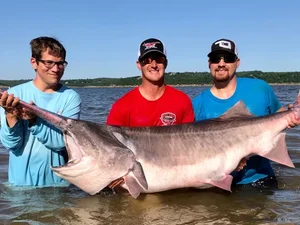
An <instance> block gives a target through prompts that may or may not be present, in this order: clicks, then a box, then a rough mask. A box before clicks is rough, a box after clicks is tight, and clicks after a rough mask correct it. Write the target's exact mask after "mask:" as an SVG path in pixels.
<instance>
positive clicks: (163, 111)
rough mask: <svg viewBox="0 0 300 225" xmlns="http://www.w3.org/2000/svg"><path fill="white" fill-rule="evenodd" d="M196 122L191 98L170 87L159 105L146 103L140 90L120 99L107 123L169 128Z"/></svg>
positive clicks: (134, 90)
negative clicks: (169, 126)
mask: <svg viewBox="0 0 300 225" xmlns="http://www.w3.org/2000/svg"><path fill="white" fill-rule="evenodd" d="M192 121H194V111H193V106H192V103H191V100H190V98H189V97H188V96H187V95H186V94H185V93H184V92H182V91H180V90H177V89H175V88H173V87H170V86H168V85H166V89H165V92H164V94H163V95H162V96H161V97H160V98H159V99H158V100H155V101H149V100H147V99H145V98H144V97H143V96H142V95H141V93H140V91H139V88H138V87H136V88H134V89H133V90H131V91H129V92H128V93H127V94H125V95H124V96H123V97H121V98H120V99H118V100H117V101H116V102H115V103H114V104H113V105H112V108H111V110H110V113H109V115H108V117H107V121H106V123H107V124H109V125H118V126H130V127H137V126H165V125H175V124H181V123H187V122H192Z"/></svg>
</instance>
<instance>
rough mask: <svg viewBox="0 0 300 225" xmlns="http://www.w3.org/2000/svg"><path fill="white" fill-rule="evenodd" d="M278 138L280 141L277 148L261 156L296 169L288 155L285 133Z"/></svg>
mask: <svg viewBox="0 0 300 225" xmlns="http://www.w3.org/2000/svg"><path fill="white" fill-rule="evenodd" d="M276 138H277V140H278V141H277V145H276V146H275V148H274V149H273V150H272V151H270V152H268V153H267V154H265V155H264V154H259V155H260V156H262V157H265V158H267V159H270V160H272V161H274V162H277V163H279V164H282V165H286V166H288V167H292V168H295V165H294V163H293V162H292V160H291V158H290V156H289V154H288V150H287V147H286V142H285V133H280V134H279V135H278V136H277V137H276Z"/></svg>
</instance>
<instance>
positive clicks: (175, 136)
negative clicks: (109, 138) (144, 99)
mask: <svg viewBox="0 0 300 225" xmlns="http://www.w3.org/2000/svg"><path fill="white" fill-rule="evenodd" d="M297 101H298V102H299V96H298V98H297ZM295 118H296V119H297V120H298V121H300V119H299V118H300V112H299V106H298V104H297V105H295V107H294V109H293V110H288V111H285V112H280V113H276V114H272V115H268V116H264V117H254V116H253V115H251V113H250V112H249V111H247V109H246V107H245V105H244V104H243V102H238V103H237V104H236V105H235V106H234V107H233V108H231V109H230V110H229V111H227V112H226V113H225V114H224V115H223V116H221V117H220V118H218V119H214V120H207V121H199V122H196V123H190V124H183V125H176V126H167V127H142V128H126V127H111V131H112V132H113V133H114V135H115V136H116V138H117V139H118V140H119V141H120V142H122V143H123V144H124V145H125V146H127V147H128V148H130V149H131V150H132V151H133V152H134V154H135V156H136V159H137V160H138V161H139V162H141V164H142V165H143V169H144V173H145V176H146V179H147V182H148V189H147V190H143V191H142V192H143V193H154V192H161V191H166V190H170V189H177V188H187V187H195V188H208V187H212V186H216V187H219V188H222V189H224V190H228V191H231V183H232V176H231V175H230V173H231V172H232V171H234V170H235V169H236V167H237V166H238V164H239V162H240V161H241V159H242V158H244V157H248V156H251V155H260V156H263V157H265V158H268V159H270V160H272V161H275V162H277V163H280V164H283V165H286V166H289V167H294V164H293V162H292V161H291V159H290V157H289V155H288V152H287V147H286V142H285V133H283V132H282V131H283V130H284V129H286V128H287V127H288V126H289V121H291V119H295ZM123 188H125V189H127V187H126V184H124V185H123Z"/></svg>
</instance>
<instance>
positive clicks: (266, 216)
mask: <svg viewBox="0 0 300 225" xmlns="http://www.w3.org/2000/svg"><path fill="white" fill-rule="evenodd" d="M203 88H204V87H181V88H180V89H182V90H183V91H185V92H186V93H187V94H188V95H189V96H190V97H191V98H194V97H195V96H196V95H197V94H198V93H199V92H200V91H202V90H203ZM129 89H130V88H91V89H88V88H86V89H76V90H77V91H78V92H79V93H80V95H81V97H82V101H83V104H82V106H83V110H82V114H81V118H82V119H84V120H90V121H94V122H99V123H104V122H105V120H106V116H107V114H108V112H109V109H110V107H111V104H112V103H113V102H114V101H115V100H116V99H117V98H119V97H120V96H121V95H123V94H124V93H125V92H126V91H128V90H129ZM299 89H300V86H275V87H274V90H275V92H276V94H277V96H278V97H279V99H280V100H281V101H282V102H283V103H284V104H285V105H287V104H289V103H291V102H294V101H295V97H296V95H297V93H298V90H299ZM299 138H300V136H299V128H298V127H297V128H293V129H289V130H288V131H287V145H288V149H289V152H290V155H291V158H292V160H293V162H294V163H295V166H296V169H291V168H287V167H284V166H282V165H279V164H273V166H274V169H275V171H276V175H277V177H278V180H279V186H280V187H279V189H277V190H264V191H258V190H254V189H251V188H234V189H233V192H232V193H227V192H225V191H222V190H219V189H210V190H195V189H188V190H173V191H168V192H164V193H157V194H148V195H142V197H141V198H139V199H134V198H132V197H131V196H130V195H129V194H127V193H122V194H121V193H119V194H116V195H111V194H109V193H101V194H98V195H96V196H89V195H88V194H86V193H84V192H82V191H81V190H79V189H78V188H76V187H74V186H71V187H68V188H66V187H57V188H16V187H9V186H7V185H6V183H5V182H6V181H7V160H8V157H7V152H6V150H5V149H3V147H2V146H1V144H0V224H14V223H15V224H125V225H127V224H128V225H129V224H157V225H160V224H161V225H163V224H249V225H250V224H297V223H300V216H299V214H298V212H299V211H300V197H299V196H300V195H299V194H300V193H299V192H300V179H299V178H300V170H299V168H300V151H299V150H300V147H299V142H300V140H299ZM157 179H159V177H158V178H157Z"/></svg>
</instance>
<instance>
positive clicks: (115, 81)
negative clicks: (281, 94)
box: [0, 70, 300, 87]
mask: <svg viewBox="0 0 300 225" xmlns="http://www.w3.org/2000/svg"><path fill="white" fill-rule="evenodd" d="M237 76H238V77H250V78H253V79H262V80H265V81H266V82H268V83H270V84H272V83H273V84H274V83H279V84H283V83H300V72H262V71H258V70H255V71H242V72H238V73H237ZM27 81H29V80H0V85H1V86H9V87H12V86H15V85H17V84H21V83H24V82H27ZM165 81H166V83H167V84H170V85H204V84H211V83H212V78H211V75H210V73H208V72H180V73H179V72H178V73H177V72H175V73H174V72H169V73H166V74H165ZM61 82H62V83H63V84H65V85H67V86H73V87H86V86H95V87H107V86H135V85H138V84H140V82H141V77H140V76H134V77H126V78H94V79H70V80H62V81H61Z"/></svg>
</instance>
